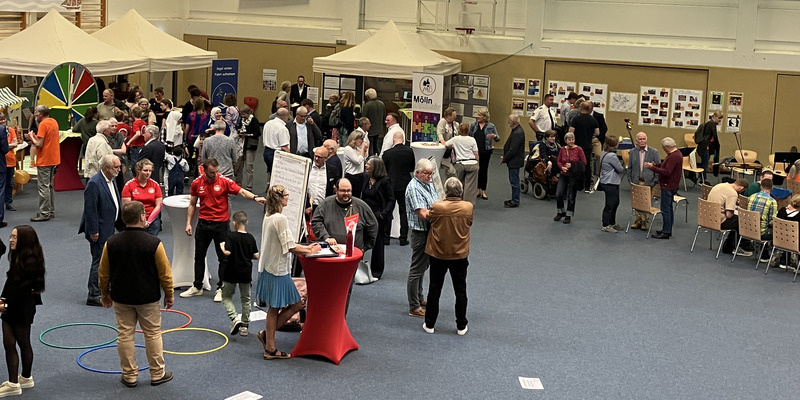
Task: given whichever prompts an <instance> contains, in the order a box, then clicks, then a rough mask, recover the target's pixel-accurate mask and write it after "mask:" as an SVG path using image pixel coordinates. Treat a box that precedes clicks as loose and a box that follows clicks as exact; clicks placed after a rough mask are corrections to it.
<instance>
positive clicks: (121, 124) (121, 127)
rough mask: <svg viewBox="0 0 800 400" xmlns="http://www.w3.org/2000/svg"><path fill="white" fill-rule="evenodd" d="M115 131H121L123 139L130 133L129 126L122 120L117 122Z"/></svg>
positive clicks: (126, 138)
mask: <svg viewBox="0 0 800 400" xmlns="http://www.w3.org/2000/svg"><path fill="white" fill-rule="evenodd" d="M117 132H119V133H121V134H122V136H124V137H125V140H128V138H129V137H130V134H131V127H130V125H128V124H126V123H124V122H119V123H117Z"/></svg>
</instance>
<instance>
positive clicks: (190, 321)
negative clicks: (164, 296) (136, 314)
mask: <svg viewBox="0 0 800 400" xmlns="http://www.w3.org/2000/svg"><path fill="white" fill-rule="evenodd" d="M161 312H171V313H175V314H180V315H183V316H184V317H186V318H188V319H189V320H188V321H186V323H185V324H183V325H181V326H179V327H177V328H173V329H180V328H186V327H187V326H189V324H191V323H192V316H191V315H189V314H187V313H185V312H183V311H178V310H172V309H168V308H162V309H161ZM135 332H136V333H144V332H142V330H141V329H137V330H136V331H135Z"/></svg>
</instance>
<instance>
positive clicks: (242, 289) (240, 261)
mask: <svg viewBox="0 0 800 400" xmlns="http://www.w3.org/2000/svg"><path fill="white" fill-rule="evenodd" d="M246 228H247V214H246V213H245V212H244V211H237V212H235V213H233V229H234V231H235V232H231V233H230V234H229V235H228V240H227V241H226V242H222V243H220V244H219V246H220V248H221V249H222V252H223V253H224V254H225V256H227V257H228V264H227V265H226V267H225V270H224V271H223V272H222V305H223V306H225V310H226V311H227V312H228V318H230V319H231V335H235V334H236V333H237V332H238V333H239V334H240V335H242V336H247V329H248V326H249V324H250V283H251V281H252V276H253V261H252V260H258V247H257V245H256V239H255V238H254V237H253V235H251V234H249V233H247V230H246ZM237 285H238V286H239V296H240V298H241V300H242V319H241V320H240V319H239V318H237V315H236V307H234V305H233V300H231V298H232V297H233V293H234V292H235V291H236V286H237Z"/></svg>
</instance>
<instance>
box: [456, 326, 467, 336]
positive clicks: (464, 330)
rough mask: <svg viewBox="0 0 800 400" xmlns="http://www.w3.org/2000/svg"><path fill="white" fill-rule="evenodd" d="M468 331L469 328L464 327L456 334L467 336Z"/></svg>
mask: <svg viewBox="0 0 800 400" xmlns="http://www.w3.org/2000/svg"><path fill="white" fill-rule="evenodd" d="M468 330H469V326H465V327H464V329H459V330H458V332H457V333H458V335H459V336H464V335H466V334H467V331H468Z"/></svg>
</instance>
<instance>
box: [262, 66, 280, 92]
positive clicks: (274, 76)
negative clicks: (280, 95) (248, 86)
mask: <svg viewBox="0 0 800 400" xmlns="http://www.w3.org/2000/svg"><path fill="white" fill-rule="evenodd" d="M261 89H262V90H264V91H271V92H274V91H276V90H278V70H277V69H267V68H264V69H263V70H262V71H261Z"/></svg>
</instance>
